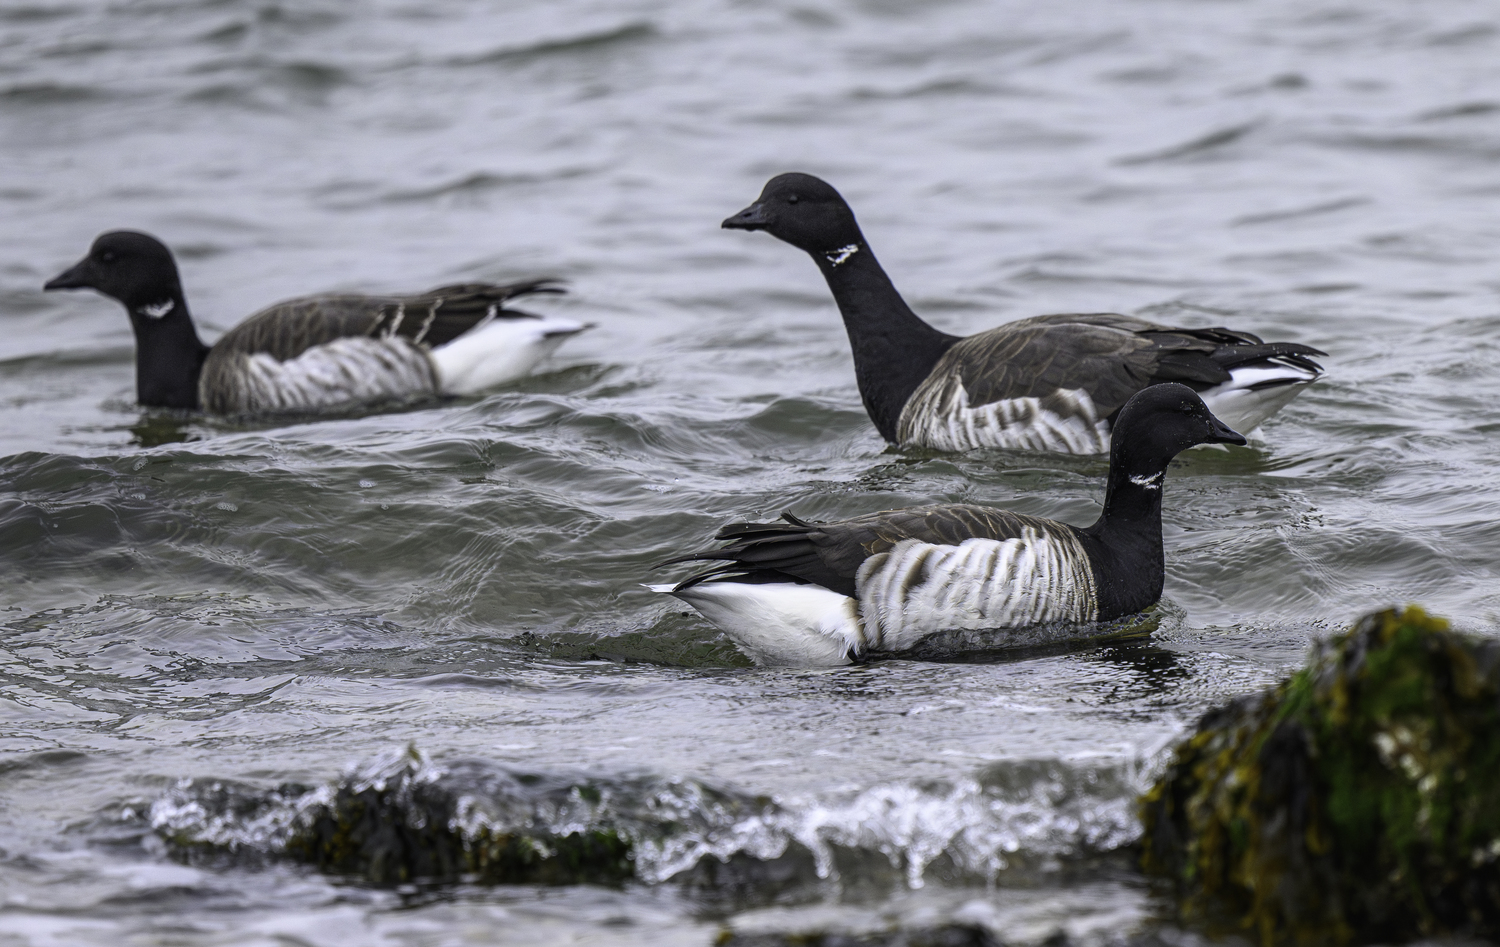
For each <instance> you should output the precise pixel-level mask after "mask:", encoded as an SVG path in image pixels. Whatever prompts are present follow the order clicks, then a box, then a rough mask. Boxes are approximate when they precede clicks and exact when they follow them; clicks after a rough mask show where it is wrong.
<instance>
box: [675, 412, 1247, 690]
mask: <svg viewBox="0 0 1500 947" xmlns="http://www.w3.org/2000/svg"><path fill="white" fill-rule="evenodd" d="M1243 443H1245V439H1244V438H1243V437H1241V436H1240V435H1239V434H1237V433H1235V432H1234V431H1233V430H1231V429H1230V428H1228V427H1227V426H1226V425H1225V424H1224V422H1222V421H1220V420H1219V419H1218V418H1216V417H1214V416H1213V414H1211V413H1210V412H1209V410H1208V408H1207V406H1206V405H1204V403H1203V399H1202V398H1200V397H1198V395H1197V394H1196V393H1195V392H1194V391H1193V390H1192V389H1191V388H1188V387H1187V386H1186V385H1179V384H1175V383H1167V384H1161V385H1153V386H1151V387H1149V388H1146V389H1144V390H1142V391H1140V392H1138V393H1137V394H1135V395H1134V396H1132V397H1131V399H1130V400H1129V401H1128V402H1126V404H1125V407H1123V408H1121V409H1120V414H1119V418H1118V420H1117V422H1116V424H1115V438H1114V443H1113V444H1112V445H1111V447H1110V455H1109V482H1108V486H1107V487H1106V489H1105V493H1104V511H1103V512H1102V513H1101V514H1100V515H1099V519H1098V520H1097V521H1096V522H1095V523H1094V524H1093V525H1092V526H1089V527H1087V528H1080V527H1077V526H1072V525H1069V524H1067V523H1059V522H1055V521H1053V520H1047V519H1042V518H1040V517H1036V516H1025V515H1022V514H1019V513H1011V512H1008V511H1006V510H1000V509H995V508H992V507H986V506H971V505H967V504H964V505H951V506H927V507H916V508H913V509H906V510H891V511H889V512H884V513H872V514H869V515H867V516H860V517H856V518H854V519H850V520H843V521H841V522H837V523H811V522H805V521H803V520H800V519H798V518H797V517H795V516H793V515H791V514H790V513H787V514H783V516H782V519H783V520H784V521H785V522H783V523H735V524H732V525H730V526H726V527H724V528H723V529H721V530H719V534H718V536H717V537H716V538H717V539H721V540H725V541H727V542H728V545H727V546H724V547H723V548H720V549H717V550H712V551H708V552H701V553H697V554H695V555H690V556H683V557H681V558H679V559H673V560H671V562H673V563H676V562H693V561H713V562H715V563H716V564H715V565H713V566H712V567H710V568H709V569H707V570H706V571H704V572H700V573H698V574H697V575H694V576H692V577H691V578H689V579H687V580H685V581H683V582H680V583H678V584H677V585H656V586H650V588H651V589H652V590H653V591H657V592H666V593H669V594H671V595H675V596H676V597H677V598H679V599H681V600H682V601H684V602H686V603H688V604H689V605H691V606H693V608H695V609H697V610H698V611H699V612H700V613H701V614H702V615H703V617H704V618H706V619H708V621H709V622H710V623H711V624H713V625H715V626H717V627H718V628H719V629H720V630H721V631H723V632H724V634H726V635H728V636H729V638H730V639H731V640H733V641H734V643H735V644H736V645H738V646H739V647H740V649H741V650H742V651H744V652H745V653H746V654H747V655H749V656H750V658H751V659H752V660H754V661H755V662H756V663H757V664H770V665H790V666H828V665H838V664H847V663H849V662H850V661H851V660H856V659H858V658H860V657H862V656H864V655H866V654H868V653H870V652H876V651H904V650H907V649H909V648H912V647H913V646H915V645H916V644H917V643H918V641H920V640H921V639H922V638H923V637H924V636H926V635H928V634H931V633H934V632H939V631H948V630H955V629H968V630H978V629H1007V628H1024V627H1028V626H1032V625H1039V624H1046V623H1053V622H1068V623H1073V622H1076V623H1088V622H1100V621H1108V620H1110V619H1113V618H1118V617H1120V616H1122V615H1129V614H1131V613H1133V612H1138V611H1140V610H1141V609H1143V608H1145V607H1147V606H1148V605H1151V604H1152V603H1154V602H1155V601H1156V600H1157V599H1159V598H1161V590H1162V578H1163V573H1164V570H1165V564H1164V559H1163V554H1162V541H1161V493H1162V479H1163V478H1164V476H1165V475H1166V470H1167V464H1168V462H1169V461H1171V459H1172V458H1173V457H1174V456H1175V455H1176V454H1178V453H1179V452H1181V451H1184V450H1186V449H1188V448H1189V447H1192V446H1194V445H1197V444H1243Z"/></svg>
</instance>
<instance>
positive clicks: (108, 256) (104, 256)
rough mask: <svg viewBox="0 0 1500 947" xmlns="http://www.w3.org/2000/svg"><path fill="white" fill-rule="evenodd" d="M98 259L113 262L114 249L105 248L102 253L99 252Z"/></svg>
mask: <svg viewBox="0 0 1500 947" xmlns="http://www.w3.org/2000/svg"><path fill="white" fill-rule="evenodd" d="M99 259H100V261H101V262H104V263H113V262H115V251H113V250H105V251H104V252H103V253H101V254H99Z"/></svg>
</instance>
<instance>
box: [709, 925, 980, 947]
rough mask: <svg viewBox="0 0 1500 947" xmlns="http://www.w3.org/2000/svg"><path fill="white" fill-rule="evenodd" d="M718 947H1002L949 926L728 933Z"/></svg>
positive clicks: (974, 931)
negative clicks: (910, 928)
mask: <svg viewBox="0 0 1500 947" xmlns="http://www.w3.org/2000/svg"><path fill="white" fill-rule="evenodd" d="M714 944H715V947H1000V944H999V942H998V941H996V940H995V938H993V937H991V936H990V934H989V932H988V931H986V930H985V929H984V928H982V927H971V926H969V925H966V924H945V925H943V926H941V927H927V928H920V929H916V930H903V929H897V930H890V931H876V932H871V933H864V934H845V933H837V932H833V933H830V932H823V931H812V932H808V933H798V934H770V933H767V934H740V933H734V932H731V931H725V932H723V933H722V934H720V935H719V937H718V939H717V940H715V941H714Z"/></svg>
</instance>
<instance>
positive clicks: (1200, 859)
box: [1142, 607, 1500, 944]
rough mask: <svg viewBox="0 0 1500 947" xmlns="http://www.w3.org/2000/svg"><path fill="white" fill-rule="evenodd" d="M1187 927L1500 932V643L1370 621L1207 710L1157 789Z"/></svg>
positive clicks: (1156, 846)
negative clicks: (1255, 688)
mask: <svg viewBox="0 0 1500 947" xmlns="http://www.w3.org/2000/svg"><path fill="white" fill-rule="evenodd" d="M1142 821H1143V823H1144V835H1143V838H1142V845H1143V848H1144V851H1143V856H1142V858H1143V865H1144V867H1145V868H1146V870H1147V871H1148V872H1150V873H1152V874H1156V875H1161V876H1165V877H1167V878H1170V879H1172V881H1173V882H1175V887H1176V890H1177V894H1178V904H1179V908H1180V911H1181V914H1182V917H1183V919H1184V920H1186V921H1189V922H1192V923H1194V924H1195V925H1197V926H1200V927H1202V926H1206V927H1208V928H1210V929H1214V928H1220V929H1222V928H1227V927H1239V928H1241V929H1249V930H1251V931H1253V932H1254V933H1255V934H1256V935H1257V936H1258V937H1259V938H1260V940H1261V941H1262V942H1263V943H1266V944H1271V943H1350V942H1368V941H1371V940H1382V941H1387V942H1388V941H1393V940H1401V939H1409V938H1413V937H1418V936H1433V935H1442V934H1459V935H1471V936H1481V937H1483V936H1494V935H1496V934H1500V860H1497V859H1500V642H1496V641H1489V640H1476V639H1472V638H1469V637H1466V636H1463V635H1460V634H1457V633H1454V632H1452V631H1450V630H1449V629H1448V625H1447V623H1446V622H1444V621H1441V620H1439V619H1433V618H1429V617H1428V616H1427V615H1425V614H1424V613H1423V612H1422V611H1421V610H1420V609H1418V608H1416V607H1410V608H1407V609H1406V610H1405V611H1404V612H1401V613H1397V612H1395V611H1383V612H1378V613H1376V614H1373V615H1369V616H1367V617H1365V618H1363V619H1361V620H1360V622H1359V623H1358V624H1357V625H1356V626H1355V627H1354V628H1353V629H1352V630H1350V631H1349V632H1347V633H1345V634H1343V635H1340V636H1338V637H1336V638H1333V639H1332V640H1330V641H1328V642H1325V643H1322V644H1320V645H1318V646H1316V647H1315V648H1314V649H1313V653H1312V659H1311V661H1310V663H1309V666H1308V667H1307V668H1306V669H1304V670H1302V671H1300V672H1298V673H1297V674H1295V675H1294V676H1293V677H1292V678H1291V679H1290V680H1288V681H1286V682H1285V683H1283V684H1281V685H1280V686H1279V687H1277V688H1275V689H1274V690H1271V691H1269V692H1267V693H1264V694H1260V695H1256V696H1252V697H1247V698H1243V699H1241V700H1238V701H1236V702H1234V703H1232V704H1230V705H1229V706H1227V707H1224V708H1221V709H1219V710H1215V711H1212V712H1210V713H1209V714H1207V715H1205V716H1204V717H1203V719H1202V720H1201V721H1199V723H1198V727H1197V730H1196V732H1195V733H1194V734H1193V735H1192V736H1191V737H1189V738H1188V739H1187V740H1186V741H1185V742H1184V743H1182V744H1181V745H1180V746H1179V747H1178V748H1177V751H1176V754H1175V756H1174V757H1173V759H1172V762H1171V764H1170V767H1169V769H1168V770H1167V772H1166V774H1165V775H1164V776H1163V777H1162V779H1161V780H1160V781H1159V782H1158V783H1157V784H1156V785H1155V786H1154V787H1153V788H1152V789H1151V790H1150V791H1149V792H1148V793H1147V794H1146V795H1145V796H1144V797H1143V799H1142Z"/></svg>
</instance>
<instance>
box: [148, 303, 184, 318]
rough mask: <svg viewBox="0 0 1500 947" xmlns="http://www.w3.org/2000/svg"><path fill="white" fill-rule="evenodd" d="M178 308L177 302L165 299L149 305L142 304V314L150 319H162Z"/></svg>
mask: <svg viewBox="0 0 1500 947" xmlns="http://www.w3.org/2000/svg"><path fill="white" fill-rule="evenodd" d="M176 308H177V304H176V303H174V302H173V301H172V300H170V299H163V300H162V301H161V302H159V303H152V304H151V305H149V306H142V307H141V315H143V316H145V317H146V318H148V319H160V318H162V317H163V316H165V315H166V314H167V313H169V312H171V311H172V310H173V309H176Z"/></svg>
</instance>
